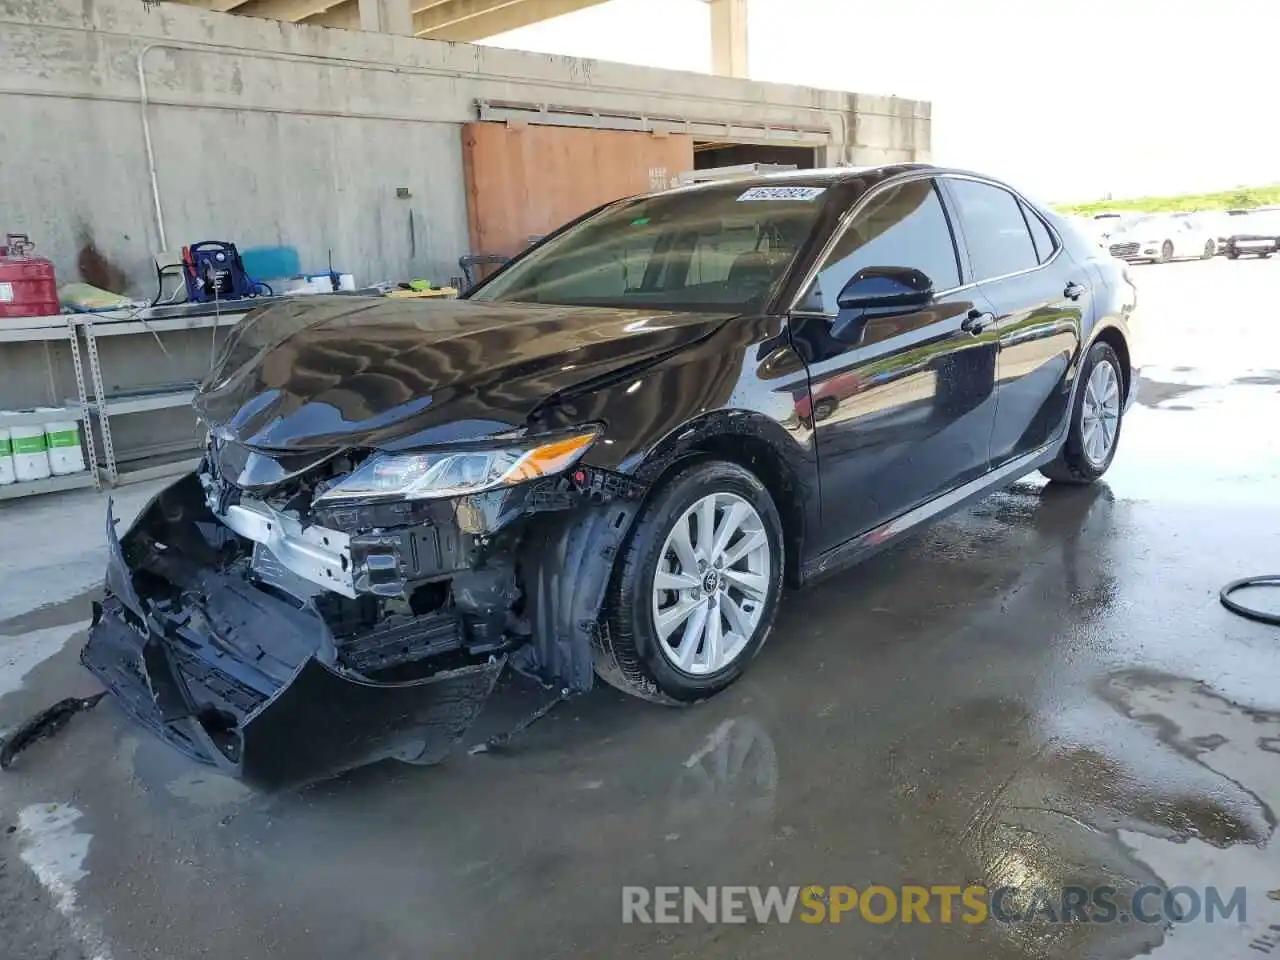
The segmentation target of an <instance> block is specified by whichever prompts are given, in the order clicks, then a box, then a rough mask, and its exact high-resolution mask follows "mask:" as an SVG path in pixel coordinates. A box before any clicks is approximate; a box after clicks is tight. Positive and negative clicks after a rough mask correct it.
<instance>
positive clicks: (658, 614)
mask: <svg viewBox="0 0 1280 960" xmlns="http://www.w3.org/2000/svg"><path fill="white" fill-rule="evenodd" d="M783 562H784V557H783V538H782V522H781V519H780V518H779V515H778V510H777V507H776V506H775V505H774V502H773V498H772V497H770V496H769V491H768V490H767V489H765V486H764V484H762V483H761V482H760V481H759V480H758V479H757V478H756V477H755V475H754V474H752V473H751V472H750V471H748V470H745V469H744V468H742V467H740V466H738V465H737V464H734V463H729V462H726V461H720V460H715V461H708V462H703V463H700V464H697V465H695V466H692V467H689V468H688V469H685V470H682V471H681V472H680V473H678V474H677V475H676V476H674V477H673V478H672V479H671V480H670V481H669V482H668V483H667V484H665V485H664V486H663V487H662V488H661V489H660V490H658V492H657V493H656V494H654V496H653V497H652V499H651V500H650V501H649V503H648V504H646V506H645V508H644V510H643V512H642V513H641V515H640V517H639V519H638V520H637V522H636V528H635V530H634V531H633V533H632V535H631V538H630V540H629V541H628V542H627V544H626V546H625V547H624V548H623V550H622V552H621V554H620V555H619V558H618V563H617V566H616V568H615V570H614V575H613V580H612V583H611V584H610V588H609V597H608V600H607V604H606V615H607V619H608V634H607V637H605V638H604V639H603V641H602V643H601V647H602V649H601V650H599V651H598V656H597V663H596V669H597V672H598V673H599V674H600V676H601V677H602V678H603V679H604V680H605V681H607V682H608V683H610V684H612V685H613V686H615V687H618V688H619V689H621V690H623V691H624V692H626V693H630V694H633V695H635V696H639V697H644V698H645V699H648V700H656V701H659V702H688V701H694V700H700V699H703V698H705V697H709V696H711V695H712V694H714V693H718V692H719V691H720V690H723V689H724V688H725V687H727V686H729V685H730V684H731V683H733V682H734V681H735V680H737V679H738V677H739V676H741V675H742V672H743V671H744V670H745V669H746V667H747V664H749V663H750V662H751V659H752V658H753V657H754V656H755V655H756V653H757V652H759V650H760V648H761V647H762V646H763V645H764V641H765V639H766V637H767V636H768V634H769V630H770V628H771V626H772V625H773V618H774V614H775V613H776V611H777V605H778V597H779V594H780V593H781V592H782V570H783Z"/></svg>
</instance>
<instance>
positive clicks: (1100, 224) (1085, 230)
mask: <svg viewBox="0 0 1280 960" xmlns="http://www.w3.org/2000/svg"><path fill="white" fill-rule="evenodd" d="M1063 219H1064V220H1066V221H1067V222H1068V223H1070V224H1071V225H1072V226H1073V227H1075V228H1076V229H1077V230H1079V231H1080V233H1082V234H1084V235H1085V236H1086V237H1088V238H1089V239H1090V240H1092V241H1093V242H1094V243H1095V244H1097V245H1098V246H1099V247H1102V248H1103V249H1106V246H1107V237H1108V236H1109V235H1110V231H1111V230H1114V229H1115V227H1114V226H1109V224H1110V223H1111V221H1110V220H1098V219H1097V218H1096V217H1082V216H1081V215H1080V214H1078V213H1068V214H1065V215H1064V216H1063Z"/></svg>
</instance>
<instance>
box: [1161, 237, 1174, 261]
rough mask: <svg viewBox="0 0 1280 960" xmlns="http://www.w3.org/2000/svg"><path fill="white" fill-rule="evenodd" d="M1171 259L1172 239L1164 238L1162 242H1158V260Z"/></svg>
mask: <svg viewBox="0 0 1280 960" xmlns="http://www.w3.org/2000/svg"><path fill="white" fill-rule="evenodd" d="M1172 259H1173V241H1172V240H1166V241H1165V242H1164V243H1162V244H1160V262H1161V263H1168V262H1169V261H1170V260H1172Z"/></svg>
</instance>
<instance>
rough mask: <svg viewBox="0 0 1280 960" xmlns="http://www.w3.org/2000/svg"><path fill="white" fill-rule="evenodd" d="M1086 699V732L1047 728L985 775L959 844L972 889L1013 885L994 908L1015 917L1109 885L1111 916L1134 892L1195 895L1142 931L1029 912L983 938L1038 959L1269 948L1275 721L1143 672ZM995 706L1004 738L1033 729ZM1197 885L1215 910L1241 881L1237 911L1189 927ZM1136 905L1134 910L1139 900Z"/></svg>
mask: <svg viewBox="0 0 1280 960" xmlns="http://www.w3.org/2000/svg"><path fill="white" fill-rule="evenodd" d="M1098 692H1099V694H1100V696H1101V698H1102V700H1103V701H1104V703H1105V704H1106V705H1107V708H1108V710H1107V714H1106V715H1101V714H1100V715H1098V716H1097V717H1095V718H1094V719H1095V723H1093V724H1092V725H1091V729H1090V730H1089V732H1088V734H1087V735H1086V736H1084V737H1080V736H1079V733H1080V730H1079V728H1077V729H1076V730H1075V734H1076V736H1075V737H1072V736H1060V735H1055V734H1053V732H1052V731H1051V732H1050V738H1049V740H1048V742H1047V743H1046V744H1045V745H1044V746H1043V747H1042V748H1040V749H1039V750H1038V751H1036V752H1035V753H1032V754H1030V755H1024V756H1020V757H1018V758H1016V760H1015V761H1013V762H1009V761H1004V762H1005V764H1006V765H1007V766H1008V767H1009V770H1008V773H1007V776H1006V777H1005V779H1004V780H1003V782H1001V781H1000V780H999V779H998V778H993V779H994V782H996V784H997V786H996V787H995V788H994V789H992V791H991V793H990V794H989V795H988V796H985V797H979V798H977V800H978V802H977V803H976V804H975V805H974V808H975V809H976V811H977V812H976V814H975V815H974V817H973V819H972V820H971V821H970V823H969V825H968V827H967V828H966V829H965V831H964V835H963V837H962V846H963V848H964V852H965V853H966V854H967V856H968V857H969V858H970V859H971V862H972V863H973V864H974V865H975V867H976V868H977V876H975V877H974V878H973V880H974V881H975V882H981V883H984V884H986V885H987V886H988V888H995V887H1000V886H1006V885H1007V886H1013V887H1017V888H1019V892H1018V894H1016V895H1015V896H1014V897H1013V898H1012V899H1011V900H1009V901H1008V902H1009V903H1010V904H1011V905H1012V906H1013V907H1014V908H1015V909H1026V908H1027V907H1028V906H1029V905H1030V893H1029V891H1032V890H1034V889H1035V888H1045V889H1048V890H1050V891H1058V890H1060V889H1061V888H1062V887H1064V886H1080V887H1085V888H1089V889H1096V888H1097V887H1099V886H1104V885H1105V886H1110V887H1113V888H1115V890H1116V896H1115V903H1116V905H1117V907H1118V908H1119V916H1120V917H1121V918H1126V917H1132V912H1133V896H1134V895H1135V893H1136V892H1137V891H1139V889H1140V888H1141V887H1142V886H1144V885H1147V884H1152V885H1156V886H1159V887H1161V888H1163V889H1166V890H1167V889H1171V888H1174V887H1188V888H1191V889H1193V890H1195V891H1197V892H1198V895H1199V896H1200V897H1201V900H1200V903H1199V907H1198V909H1199V910H1200V911H1201V915H1200V916H1199V917H1197V918H1195V919H1193V920H1191V921H1189V922H1185V923H1165V924H1151V925H1149V924H1144V923H1138V922H1136V921H1132V920H1129V921H1127V922H1123V921H1122V922H1118V923H1110V924H1106V925H1098V924H1064V923H1049V922H1046V921H1044V920H1043V919H1037V920H1035V921H1032V922H1024V923H1013V924H993V925H992V926H991V927H990V930H994V931H996V936H998V937H999V938H1000V939H1001V940H1002V941H1003V942H1004V944H1005V945H1006V946H1013V947H1015V948H1016V949H1017V950H1019V951H1020V952H1023V953H1025V954H1026V955H1028V956H1036V957H1046V958H1058V957H1062V958H1067V957H1071V958H1075V957H1080V956H1088V957H1091V958H1094V957H1097V958H1103V957H1106V958H1117V960H1119V958H1128V957H1133V956H1138V955H1145V954H1150V955H1151V956H1153V957H1157V958H1161V960H1203V958H1205V957H1209V956H1215V957H1218V958H1221V960H1245V958H1249V960H1254V958H1257V957H1264V956H1268V955H1270V954H1271V953H1272V952H1275V953H1277V954H1278V955H1280V937H1277V933H1280V902H1278V900H1280V859H1278V858H1277V857H1276V854H1275V851H1274V850H1272V849H1269V843H1270V841H1271V839H1272V837H1273V835H1274V832H1275V828H1276V820H1275V815H1274V813H1273V810H1272V804H1274V803H1275V802H1276V801H1277V799H1278V798H1280V756H1278V755H1277V752H1276V744H1277V743H1280V713H1270V712H1264V711H1259V710H1256V709H1253V708H1250V707H1246V706H1242V705H1239V704H1236V703H1232V702H1231V701H1229V700H1227V699H1225V698H1224V697H1222V696H1220V695H1219V694H1217V693H1215V692H1214V691H1213V690H1211V689H1209V688H1208V687H1206V686H1205V685H1204V684H1202V683H1199V682H1197V681H1193V680H1188V679H1184V678H1180V677H1172V676H1167V675H1164V674H1158V673H1153V672H1149V671H1125V672H1121V673H1117V674H1114V675H1112V676H1110V677H1107V678H1106V679H1105V680H1104V681H1103V682H1102V683H1101V684H1100V686H1099V690H1098ZM969 707H970V708H971V709H970V710H968V711H967V713H966V715H965V716H963V717H954V718H953V720H954V722H955V723H956V725H957V726H959V727H962V728H963V729H965V730H968V731H970V732H969V734H968V736H969V737H970V738H972V737H981V736H982V735H984V732H985V731H984V728H989V727H990V721H986V719H985V718H984V717H978V716H977V715H976V714H973V713H972V708H975V707H976V705H974V704H970V705H969ZM995 713H996V714H998V715H999V719H998V726H999V727H1000V728H1002V729H1004V730H1005V731H1007V732H1008V731H1016V730H1017V728H1018V727H1020V726H1022V725H1024V724H1028V723H1032V722H1033V721H1032V719H1031V714H1030V712H1029V711H1028V710H1026V709H1025V708H1024V707H1023V706H1022V705H1019V704H1010V703H1002V704H1000V705H999V706H998V707H997V708H996V709H995ZM1019 739H1020V738H1019ZM971 748H973V747H972V745H971ZM960 752H961V753H962V754H963V753H964V752H966V750H965V749H964V747H963V745H962V746H961V750H960ZM997 772H998V771H997ZM992 782H993V780H991V779H989V780H987V781H986V783H988V784H990V783H992ZM1209 887H1216V888H1217V889H1218V896H1219V897H1220V901H1219V902H1220V903H1223V904H1226V903H1230V902H1231V901H1232V897H1233V895H1234V891H1235V890H1236V889H1237V888H1240V887H1243V888H1245V896H1244V915H1243V918H1241V916H1240V915H1239V914H1238V913H1237V914H1233V915H1231V916H1229V917H1228V918H1226V919H1223V918H1222V917H1219V918H1218V919H1217V921H1216V922H1212V923H1210V922H1205V919H1204V916H1203V910H1204V904H1205V903H1207V900H1205V899H1203V898H1204V895H1205V891H1206V889H1207V888H1209ZM1180 898H1181V899H1180V900H1179V903H1180V904H1183V909H1187V908H1189V907H1190V906H1191V903H1192V901H1191V900H1190V899H1189V895H1186V896H1184V895H1180ZM1155 902H1156V903H1157V904H1158V903H1159V900H1158V898H1157V900H1156V901H1155ZM1143 906H1145V907H1146V909H1148V910H1150V909H1151V900H1150V899H1149V898H1148V899H1144V901H1143ZM983 932H984V933H988V928H984V931H983Z"/></svg>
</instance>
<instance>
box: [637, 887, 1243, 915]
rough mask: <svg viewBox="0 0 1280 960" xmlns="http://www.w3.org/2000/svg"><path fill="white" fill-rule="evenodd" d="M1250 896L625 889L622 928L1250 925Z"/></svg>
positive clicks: (1211, 890) (1146, 890)
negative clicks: (669, 925)
mask: <svg viewBox="0 0 1280 960" xmlns="http://www.w3.org/2000/svg"><path fill="white" fill-rule="evenodd" d="M1246 900H1247V896H1246V892H1245V888H1244V887H1234V888H1229V889H1228V888H1219V887H1204V888H1197V887H1159V886H1143V887H1138V888H1137V889H1135V890H1133V891H1132V892H1131V893H1129V892H1126V893H1124V894H1122V893H1121V892H1120V891H1119V890H1117V889H1116V888H1115V887H1108V886H1101V887H1073V886H1066V887H1060V888H1053V889H1050V888H1046V887H1035V888H1019V887H993V888H990V889H988V888H987V887H983V886H967V887H961V886H952V885H946V884H939V885H934V886H928V887H926V886H903V887H896V888H895V887H886V886H880V885H872V886H868V887H862V888H859V887H852V886H846V885H843V884H836V885H833V886H823V885H820V884H809V885H806V886H794V887H779V886H771V887H752V886H719V887H623V888H622V922H623V923H748V922H753V921H754V922H755V923H761V924H764V923H792V922H795V921H799V922H800V923H811V924H817V923H842V922H861V923H893V922H897V923H943V924H947V923H961V924H977V923H986V922H987V921H992V920H993V921H995V922H996V923H1028V922H1036V923H1148V924H1169V923H1193V922H1201V923H1219V922H1232V923H1244V922H1245V920H1246V915H1247V905H1246Z"/></svg>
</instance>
